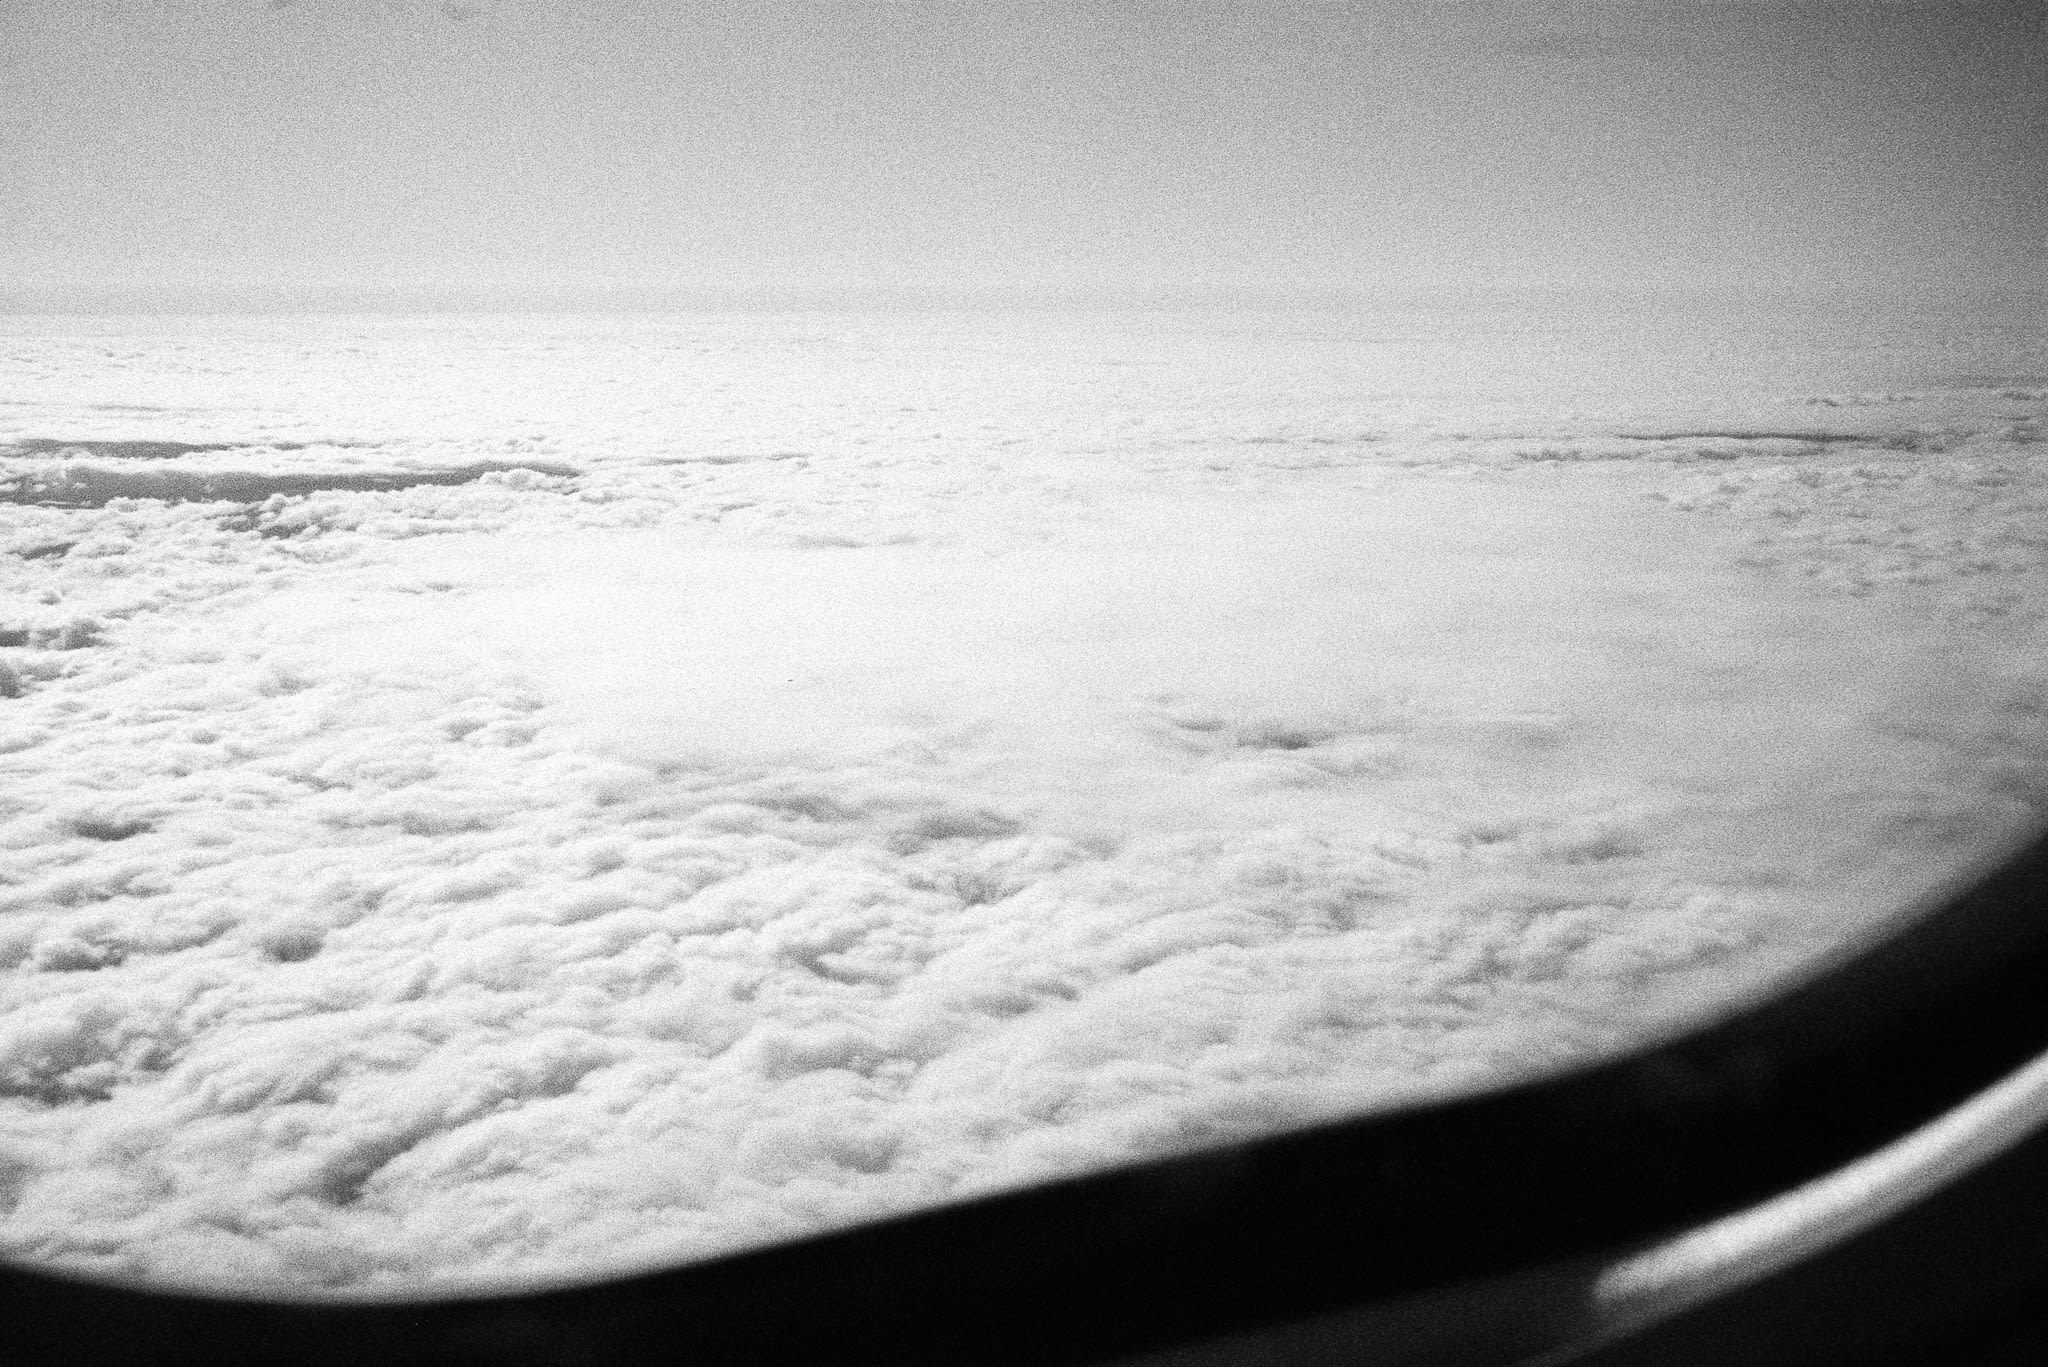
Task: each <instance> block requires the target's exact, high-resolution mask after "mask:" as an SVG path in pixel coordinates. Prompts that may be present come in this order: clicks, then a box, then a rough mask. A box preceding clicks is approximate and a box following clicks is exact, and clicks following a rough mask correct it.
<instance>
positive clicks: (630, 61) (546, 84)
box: [0, 0, 2048, 309]
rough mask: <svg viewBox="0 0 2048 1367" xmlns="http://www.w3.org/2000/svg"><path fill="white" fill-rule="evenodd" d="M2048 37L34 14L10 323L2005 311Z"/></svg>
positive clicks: (340, 0)
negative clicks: (1698, 301)
mask: <svg viewBox="0 0 2048 1367" xmlns="http://www.w3.org/2000/svg"><path fill="white" fill-rule="evenodd" d="M2044 14H2048V11H2044V8H2043V6H2042V5H2041V4H2040V3H2038V0H2020V2H2019V3H2012V2H2010V0H2008V2H2003V3H2001V2H1998V0H1990V2H1987V3H1952V4H1939V5H1934V4H1914V3H1901V4H1886V3H1873V4H1864V5H1817V4H1800V3H1754V4H1736V3H1708V4H1699V5H1687V6H1676V5H1649V4H1625V3H1554V2H1553V3H1531V4H1509V3H1495V2H1491V0H1468V2H1464V3H1443V4H1405V3H1398V4H1397V3H1392V0H1357V2H1356V3H1340V2H1334V0H1333V2H1330V3H1301V4H1293V5H1276V6H1249V5H1237V4H1221V3H1215V2H1214V0H1187V2H1186V3H1178V4H1166V3H1118V4H1070V3H1040V2H1038V0H1020V2H1019V3H1009V4H1002V5H979V4H966V3H940V2H938V0H934V2H933V3H877V2H875V0H856V2H855V3H840V4H816V3H793V2H790V0H756V2H755V3H748V4H730V3H702V4H681V3H677V4H662V3H652V2H651V0H585V2H583V3H568V2H567V0H446V2H445V3H428V2H427V0H11V3H9V4H7V5H6V6H4V7H0V140H4V142H5V144H6V146H7V147H8V149H9V150H8V152H7V154H6V156H5V157H4V158H0V307H12V308H16V309H19V308H24V307H59V308H69V307H85V308H91V307H98V306H107V305H116V306H118V305H124V304H136V303H142V304H150V303H170V304H173V305H175V304H177V303H178V302H179V301H181V300H182V301H184V302H187V303H198V304H202V305H206V306H214V307H220V306H227V307H233V306H262V305H264V304H266V303H272V304H274V303H276V302H278V301H280V300H285V301H288V300H291V299H300V300H305V299H331V300H336V301H340V302H348V301H351V300H353V301H357V302H373V303H374V302H377V301H379V300H387V301H403V300H407V299H411V300H430V301H431V300H435V299H439V300H444V301H445V300H462V299H467V300H470V301H478V300H505V301H513V302H518V301H526V302H540V303H546V302H550V301H553V302H574V301H576V300H586V301H587V300H593V299H596V300H605V299H609V300H614V301H626V302H630V301H633V300H636V299H639V300H647V299H661V298H689V297H721V298H732V299H775V298H833V297H844V298H855V297H863V298H875V297H890V296H894V297H911V298H956V297H989V296H995V297H1004V298H1013V297H1032V298H1036V297H1079V298H1110V297H1124V296H1130V295H1139V296H1144V295H1175V294H1204V293H1208V294H1221V295H1232V296H1246V295H1250V296H1263V295H1272V296H1283V297H1299V296H1303V295H1306V296H1311V297H1314V296H1324V295H1342V296H1361V295H1362V296H1368V297H1381V296H1397V295H1405V294H1414V293H1418V292H1420V293H1429V292H1437V293H1442V292H1447V291H1448V292H1457V291H1469V290H1480V291H1485V290H1491V289H1502V288H1505V289H1534V290H1539V291H1553V292H1558V291H1562V292H1572V291H1585V290H1588V289H1592V288H1595V287H1599V288H1611V289H1620V290H1644V291H1651V292H1659V291H1662V292H1671V291H1689V292H1693V293H1702V292H1704V293H1715V292H1742V291H1752V292H1753V291H1758V290H1761V291H1766V292H1784V291H1795V292H1804V291H1816V290H1817V291H1829V290H1843V289H1849V290H1863V291H1876V292H1879V293H1894V292H1898V291H1901V290H1912V291H1918V292H1931V293H1935V294H1941V293H1957V292H1961V293H1965V294H1971V293H1983V292H1997V291H2001V290H2008V291H2009V290H2013V289H2020V288H2027V287H2030V286H2032V285H2034V284H2036V283H2037V282H2038V281H2039V280H2041V279H2043V278H2048V156H2044V155H2043V154H2042V152H2041V150H2040V149H2041V148H2042V147H2044V146H2048V21H2044Z"/></svg>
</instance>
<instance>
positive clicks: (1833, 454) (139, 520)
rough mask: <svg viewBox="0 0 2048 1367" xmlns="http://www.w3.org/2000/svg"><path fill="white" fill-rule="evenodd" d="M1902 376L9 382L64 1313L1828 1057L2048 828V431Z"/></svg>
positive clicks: (394, 330) (714, 347)
mask: <svg viewBox="0 0 2048 1367" xmlns="http://www.w3.org/2000/svg"><path fill="white" fill-rule="evenodd" d="M1639 326H1640V325H1639ZM1724 326H1725V325H1724ZM1900 336H1902V337H1903V338H1904V339H1905V340H1904V341H1901V340H1900V337H1899V336H1894V337H1890V338H1880V339H1878V340H1877V341H1872V340H1871V339H1869V338H1868V337H1861V338H1859V340H1857V341H1856V342H1854V343H1853V344H1852V343H1846V342H1843V341H1842V339H1841V338H1838V337H1835V336H1833V335H1832V334H1821V333H1809V334H1799V335H1795V336H1793V337H1791V338H1790V339H1778V340H1773V339H1772V338H1771V337H1769V336H1768V335H1764V334H1761V333H1744V332H1741V331H1739V330H1738V331H1737V332H1736V333H1734V334H1733V335H1732V336H1717V337H1715V338H1713V339H1712V340H1711V343H1710V344H1708V345H1704V346H1703V345H1701V343H1700V341H1699V339H1698V338H1697V337H1694V338H1692V340H1690V341H1688V340H1687V339H1686V335H1684V334H1681V333H1677V332H1674V334H1673V336H1672V337H1671V338H1666V339H1664V341H1665V345H1660V346H1654V347H1645V346H1642V345H1641V339H1640V337H1634V336H1617V335H1614V334H1611V333H1608V332H1604V331H1601V330H1588V331H1586V332H1585V333H1584V334H1583V335H1577V334H1574V335H1567V336H1563V337H1560V336H1559V335H1557V334H1556V333H1554V332H1551V331H1546V330H1544V329H1541V328H1531V327H1529V326H1527V325H1524V324H1516V323H1514V322H1513V321H1512V320H1503V319H1463V320H1459V321H1457V322H1456V323H1446V322H1442V321H1438V320H1428V319H1417V318H1385V319H1360V318H1338V317H1333V316H1328V315H1319V316H1306V317H1296V316H1286V315H1273V316H1268V317H1262V318H1258V319H1253V320H1246V319H1243V318H1235V319H1232V318H1199V317H1174V316H1166V315H1157V316H1148V317H1139V318H1113V317H1107V316H1096V317H1089V318H1065V317H1056V316H1051V315H1034V316H1029V317H994V316H990V317H982V318H973V319H968V318H961V317H933V316H900V317H895V318H853V317H837V318H828V317H814V316H798V315H791V316H773V315H763V316H754V317H727V318H720V317H712V316H706V317H702V318H694V319H678V320H635V321H619V320H609V321H608V320H573V319H563V320H552V321H536V320H520V319H503V320H480V321H479V320H470V321H447V322H440V323H431V324H428V323H413V322H404V321H398V320H385V321H360V322H351V321H347V320H333V319H326V320H297V321H292V320H273V321H268V322H232V321H221V322H207V323H178V322H170V321H159V322H155V323H144V322H118V321H103V322H67V323H55V322H40V323H39V322H33V321H27V322H16V323H12V324H9V325H8V328H7V330H6V332H5V333H4V334H0V356H4V361H0V363H4V366H5V372H4V373H5V376H6V397H7V398H8V400H9V403H8V405H7V406H6V407H5V408H0V500H5V501H4V502H0V592H4V597H0V695H4V696H0V861H4V862H0V963H4V964H5V965H6V978H5V981H4V987H0V991H4V994H5V995H4V999H0V1000H4V1006H5V1011H4V1014H0V1194H4V1209H5V1212H6V1213H5V1217H4V1220H0V1247H4V1249H5V1250H6V1251H7V1252H8V1253H9V1255H11V1256H13V1257H16V1258H20V1259H27V1260H32V1261H37V1262H45V1263H52V1264H56V1265H61V1266H65V1267H69V1268H74V1269H81V1270H89V1271H96V1272H101V1273H108V1274H116V1275H131V1276H139V1277H143V1278H147V1279H151V1280H157V1281H169V1282H181V1283H192V1282H203V1283H211V1284H230V1285H234V1286H238V1287H243V1288H248V1287H270V1288H289V1289H295V1290H301V1291H303V1290H318V1291H322V1292H327V1293H335V1294H342V1293H350V1292H359V1291H394V1290H407V1289H414V1290H417V1289H423V1288H432V1287H450V1286H458V1285H464V1284H475V1283H479V1282H483V1283H490V1282H494V1281H502V1280H504V1279H509V1278H525V1277H532V1276H543V1277H569V1276H582V1275H591V1274H595V1273H600V1272H603V1271H606V1270H610V1269H614V1268H618V1267H621V1266H627V1265H637V1264H643V1263H647V1262H650V1261H659V1260H673V1259H682V1258H691V1257H701V1256H706V1255H709V1254H713V1253H717V1252H720V1251H723V1250H729V1249H732V1248H735V1247H739V1246H743V1245H746V1244H750V1243H757V1242H760V1241H763V1240H769V1239H775V1238H782V1237H790V1236H795V1235H798V1234H801V1233H803V1232H805V1231H809V1230H815V1229H818V1228H822V1227H826V1226H830V1225H833V1224H837V1223H842V1222H846V1221H852V1220H858V1219H862V1218H866V1217H872V1216H876V1215H880V1214H883V1213H887V1212H892V1211H898V1210H902V1209H906V1208H912V1207H917V1206H920V1205H926V1204H930V1203H934V1202H939V1201H946V1200H953V1199H959V1198H963V1197H966V1196H970V1195H972V1194H974V1193H976V1192H979V1191H986V1190H990V1189H994V1188H997V1187H1001V1186H1005V1185H1010V1184H1015V1183H1019V1182H1027V1181H1031V1180H1034V1179H1040V1178H1044V1177H1046V1176H1050V1175H1054V1174H1059V1173H1065V1172H1072V1171H1076V1170H1081V1169H1085V1168H1089V1167H1093V1166H1097V1165H1101V1164H1104V1163H1111V1162H1116V1161H1119V1160H1124V1159H1129V1158H1133V1157H1138V1156H1143V1155H1150V1154H1155V1153H1160V1152H1167V1151H1172V1150H1176V1149H1182V1148H1186V1147H1189V1146H1193V1145H1200V1144H1205V1143H1212V1142H1217V1141H1221V1140H1225V1139H1229V1138H1232V1137H1239V1136H1245V1135H1252V1134H1259V1133H1266V1132H1270V1131H1272V1130H1274V1129H1277V1128H1281V1127H1284V1126H1287V1125H1290V1124H1295V1123H1300V1122H1303V1121H1306V1120H1310V1119H1313V1118H1317V1117H1323V1116H1328V1115H1332V1114H1339V1113H1344V1112H1347V1111H1353V1110H1356V1109H1359V1108H1366V1107H1375V1106H1385V1105H1392V1104H1398V1103H1401V1102H1405V1101H1410V1100H1414V1099H1417V1098H1422V1097H1426V1096H1430V1095H1441V1094H1443V1093H1445V1092H1446V1091H1448V1090H1454V1089H1459V1088H1465V1087H1471V1086H1480V1085H1486V1084H1488V1083H1494V1082H1498V1081H1501V1080H1503V1079H1506V1078H1511V1077H1518V1076H1523V1075H1527V1074H1528V1073H1530V1072H1533V1071H1540V1070H1544V1069H1549V1068H1555V1067H1560V1066H1564V1065H1566V1064H1569V1063H1571V1062H1573V1061H1576V1060H1582V1059H1585V1058H1588V1057H1592V1056H1596V1055H1598V1054H1600V1053H1602V1052H1605V1051H1610V1050H1613V1049H1616V1048H1620V1047H1623V1046H1625V1045H1626V1044H1628V1043H1629V1042H1631V1041H1633V1040H1638V1039H1641V1038H1644V1037H1645V1036H1646V1035H1648V1034H1650V1033H1652V1032H1655V1031H1657V1030H1662V1029H1668V1028H1672V1027H1673V1026H1674V1025H1675V1024H1677V1023H1680V1022H1683V1021H1685V1020H1688V1019H1695V1018H1697V1016H1698V1015H1699V1014H1700V1013H1701V1012H1704V1011H1708V1010H1711V1009H1716V1008H1717V1007H1719V1006H1721V1005H1724V1004H1725V1003H1727V1002H1728V1001H1730V1000H1732V999H1734V998H1736V997H1738V996H1739V995H1741V994H1742V993H1744V992H1749V991H1755V990H1758V989H1759V988H1760V987H1761V986H1762V985H1765V984H1768V983H1769V982H1770V981H1772V980H1774V979H1777V978H1780V977H1782V976H1783V975H1784V974H1786V973H1787V972H1790V971H1793V970H1794V969H1795V968H1796V967H1797V966H1798V965H1800V964H1802V963H1804V962H1807V961H1809V960H1810V959H1811V958H1812V957H1813V956H1814V955H1815V954H1816V953H1818V952H1821V951H1823V950H1825V949H1827V948H1829V947H1832V946H1834V945H1837V944H1839V943H1840V942H1841V941H1842V940H1843V938H1844V937H1847V936H1852V935H1855V934H1858V933H1864V932H1865V931H1866V930H1867V929H1868V928H1869V927H1870V926H1872V925H1874V924H1877V923H1879V922H1881V921H1882V920H1883V918H1884V917H1885V916H1886V915H1887V914H1890V913H1893V912H1896V911H1898V910H1899V909H1900V908H1902V907H1904V906H1906V905H1908V904H1910V903H1911V902H1912V900H1913V899H1914V898H1916V897H1918V896H1920V895H1922V894H1924V893H1926V892H1927V891H1929V890H1930V889H1933V888H1935V887H1937V886H1939V885H1940V884H1941V883H1942V882H1943V881H1944V880H1946V879H1949V878H1952V877H1954V876H1956V875H1958V874H1960V873H1962V872H1964V871H1966V870H1967V869H1968V868H1969V867H1970V865H1971V863H1972V862H1973V861H1974V860H1977V859H1979V858H1981V857H1983V856H1984V855H1985V854H1987V853H1988V852H1989V851H1991V850H1994V849H1995V848H1997V847H1998V846H1999V845H2000V843H2001V842H2004V841H2008V840H2010V839H2012V838H2013V837H2014V836H2015V835H2017V834H2018V833H2019V832H2021V831H2022V830H2024V829H2026V828H2028V827H2029V826H2031V825H2033V824H2036V823H2038V821H2039V820H2040V818H2041V816H2042V814H2043V812H2044V810H2048V675H2044V673H2043V670H2042V665H2041V663H2040V662H2041V660H2042V659H2043V658H2044V656H2043V654H2042V651H2041V649H2040V646H2041V629H2042V611H2043V608H2044V605H2048V597H2044V594H2043V587H2044V577H2043V576H2044V554H2043V553H2044V549H2048V541H2044V539H2043V537H2042V535H2041V528H2042V527H2043V526H2044V525H2048V520H2044V516H2043V514H2044V511H2048V476H2044V473H2043V470H2042V468H2041V466H2040V462H2039V458H2038V452H2039V449H2040V448H2039V446H2038V443H2037V437H2038V432H2039V422H2040V417H2041V414H2042V411H2043V408H2044V405H2048V381H2044V380H2042V379H2041V378H2039V374H2038V371H2039V369H2040V366H2041V359H2040V358H2039V357H2037V356H2033V355H2031V354H2030V353H2029V352H2028V351H2027V344H2024V343H2022V342H2017V341H2014V340H2013V339H2011V338H1999V337H1996V336H1987V337H1978V338H1975V339H1966V343H1965V342H1955V341H1953V339H1951V342H1950V343H1948V344H1945V345H1944V347H1943V348H1941V349H1938V350H1934V349H1928V348H1923V349H1922V350H1918V351H1916V350H1914V349H1913V348H1912V346H1911V341H1912V336H1913V334H1912V333H1911V330H1910V329H1907V330H1906V331H1905V332H1903V333H1902V334H1900ZM1966 344H1967V345H1968V346H1974V347H1976V348H1977V353H1976V354H1975V355H1973V356H1971V357H1970V358H1969V363H1970V364H1972V365H1975V366H1977V367H1978V371H1977V372H1975V373H1965V372H1962V371H1959V370H1957V369H1956V368H1955V367H1956V364H1957V361H1956V357H1957V348H1958V347H1962V346H1965V345H1966ZM1687 346H1690V347H1692V348H1693V349H1692V350H1690V351H1687V350H1685V349H1684V348H1685V347H1687Z"/></svg>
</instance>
